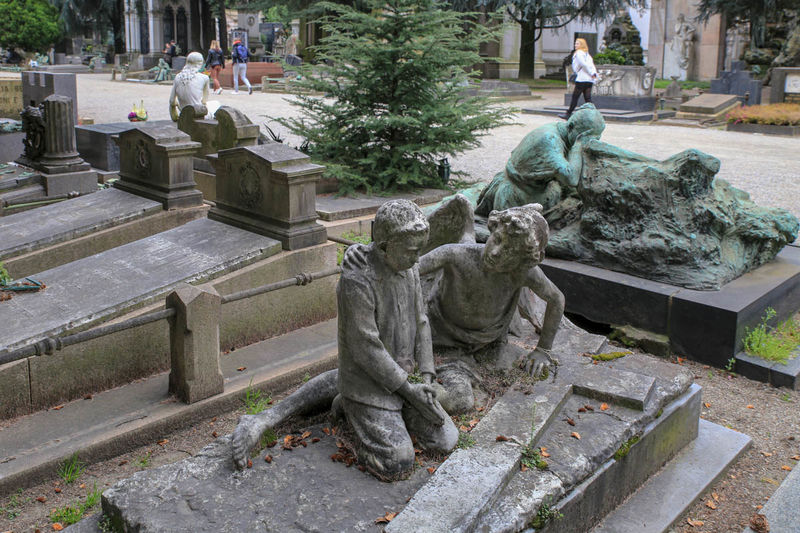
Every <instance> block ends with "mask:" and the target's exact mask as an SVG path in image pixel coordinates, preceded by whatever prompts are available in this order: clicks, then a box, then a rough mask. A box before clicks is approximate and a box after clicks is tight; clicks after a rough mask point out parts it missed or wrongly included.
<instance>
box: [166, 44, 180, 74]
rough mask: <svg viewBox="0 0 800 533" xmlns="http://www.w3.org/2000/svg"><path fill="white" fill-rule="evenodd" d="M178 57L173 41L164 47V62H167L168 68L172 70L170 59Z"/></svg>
mask: <svg viewBox="0 0 800 533" xmlns="http://www.w3.org/2000/svg"><path fill="white" fill-rule="evenodd" d="M176 55H178V50H177V48H176V46H175V39H173V40H171V41H170V42H168V43H167V44H166V45H164V61H166V62H167V65H169V68H172V58H173V57H175V56H176Z"/></svg>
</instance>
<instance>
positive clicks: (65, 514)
mask: <svg viewBox="0 0 800 533" xmlns="http://www.w3.org/2000/svg"><path fill="white" fill-rule="evenodd" d="M100 496H101V491H100V489H98V488H97V485H96V484H95V486H94V489H93V490H92V491H91V492H90V493H89V494H87V495H86V501H84V502H76V503H75V505H67V506H64V507H60V508H58V509H54V510H53V512H52V513H50V521H51V522H59V523H60V524H61V525H62V526H69V525H71V524H74V523H76V522H78V521H80V520H81V519H82V518H83V517H84V515H85V514H86V511H88V510H89V509H91V508H92V507H94V506H95V505H97V504H98V503H99V502H100Z"/></svg>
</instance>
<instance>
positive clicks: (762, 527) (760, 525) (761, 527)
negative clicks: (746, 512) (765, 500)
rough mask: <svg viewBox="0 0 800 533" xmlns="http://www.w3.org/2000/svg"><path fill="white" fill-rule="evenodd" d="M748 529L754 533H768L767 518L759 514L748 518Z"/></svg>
mask: <svg viewBox="0 0 800 533" xmlns="http://www.w3.org/2000/svg"><path fill="white" fill-rule="evenodd" d="M750 527H751V528H753V531H755V532H756V533H769V522H768V521H767V517H766V516H764V515H763V514H761V513H756V514H754V515H753V516H751V517H750Z"/></svg>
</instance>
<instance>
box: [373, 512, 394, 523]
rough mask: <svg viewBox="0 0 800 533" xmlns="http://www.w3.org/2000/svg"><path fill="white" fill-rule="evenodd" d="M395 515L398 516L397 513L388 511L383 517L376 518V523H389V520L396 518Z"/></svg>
mask: <svg viewBox="0 0 800 533" xmlns="http://www.w3.org/2000/svg"><path fill="white" fill-rule="evenodd" d="M395 516H397V513H386V514H385V515H383V516H382V517H380V518H377V519H375V523H376V524H388V523H389V522H391V521H392V520H394V517H395Z"/></svg>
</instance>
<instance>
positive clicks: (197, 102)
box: [169, 52, 211, 122]
mask: <svg viewBox="0 0 800 533" xmlns="http://www.w3.org/2000/svg"><path fill="white" fill-rule="evenodd" d="M202 67H203V54H201V53H200V52H192V53H191V54H189V55H188V56H186V66H184V67H183V70H181V71H180V72H179V73H178V75H177V76H175V81H174V82H173V83H172V92H171V93H170V95H169V116H170V117H171V118H172V121H173V122H177V121H178V117H179V116H180V114H181V110H182V109H183V108H184V107H186V106H189V105H190V106H193V107H196V108H205V107H206V103H207V100H208V90H209V85H210V83H211V82H210V80H209V78H208V76H206V75H205V74H203V73H202V72H200V70H201V69H202ZM206 112H207V111H202V113H198V114H200V115H201V116H203V115H205V114H206Z"/></svg>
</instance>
